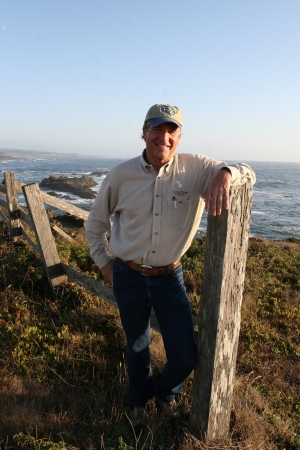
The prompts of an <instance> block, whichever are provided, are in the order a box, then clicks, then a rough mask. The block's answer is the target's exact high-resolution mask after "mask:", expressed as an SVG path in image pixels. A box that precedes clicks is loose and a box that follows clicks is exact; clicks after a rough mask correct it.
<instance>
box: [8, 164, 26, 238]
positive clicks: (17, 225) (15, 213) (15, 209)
mask: <svg viewBox="0 0 300 450" xmlns="http://www.w3.org/2000/svg"><path fill="white" fill-rule="evenodd" d="M4 180H5V188H6V201H7V209H8V217H9V228H10V237H11V240H12V241H13V242H17V241H18V239H19V237H20V236H22V227H21V221H20V212H19V203H18V194H17V191H16V185H15V174H14V172H5V173H4Z"/></svg>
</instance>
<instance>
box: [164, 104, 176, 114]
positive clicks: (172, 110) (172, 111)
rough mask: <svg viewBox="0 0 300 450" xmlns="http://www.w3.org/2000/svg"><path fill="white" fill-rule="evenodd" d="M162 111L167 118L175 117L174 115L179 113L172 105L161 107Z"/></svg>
mask: <svg viewBox="0 0 300 450" xmlns="http://www.w3.org/2000/svg"><path fill="white" fill-rule="evenodd" d="M160 110H161V112H162V113H163V114H166V115H167V116H173V115H174V114H176V113H177V111H176V110H175V108H174V107H173V106H170V105H161V106H160Z"/></svg>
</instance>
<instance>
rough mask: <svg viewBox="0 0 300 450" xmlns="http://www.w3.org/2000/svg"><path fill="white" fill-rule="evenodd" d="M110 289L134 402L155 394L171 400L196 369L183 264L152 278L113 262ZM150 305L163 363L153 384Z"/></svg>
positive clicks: (144, 402) (165, 400)
mask: <svg viewBox="0 0 300 450" xmlns="http://www.w3.org/2000/svg"><path fill="white" fill-rule="evenodd" d="M113 280H114V282H113V286H114V287H113V289H114V294H115V298H116V301H117V303H118V306H119V310H120V316H121V321H122V325H123V329H124V332H125V335H126V340H127V346H126V361H127V372H128V378H129V390H130V393H131V396H132V401H133V406H137V407H143V406H145V404H146V403H147V401H148V400H150V399H151V398H152V397H153V396H154V395H155V396H157V397H158V398H160V399H161V400H162V401H164V402H166V403H169V402H171V401H172V400H173V399H174V397H175V394H180V393H181V392H182V387H183V381H184V380H185V379H186V378H187V376H188V375H189V374H190V373H191V372H192V370H193V369H194V368H195V365H196V360H197V350H196V343H195V335H194V325H193V316H192V311H191V306H190V301H189V299H188V297H187V295H186V291H185V287H184V283H183V274H182V267H181V265H180V266H179V267H177V268H176V269H174V270H173V271H172V272H171V273H169V274H167V275H162V276H157V277H150V276H145V275H141V274H140V273H139V272H137V271H135V270H132V269H129V268H128V267H127V266H123V265H122V264H121V263H120V262H118V261H115V262H114V271H113ZM152 308H153V309H154V311H155V315H156V317H157V321H158V323H159V326H160V330H161V334H162V338H163V341H164V346H165V351H166V356H167V363H166V365H165V367H164V369H163V371H162V373H161V374H160V375H159V376H158V377H157V379H156V382H155V384H154V382H153V379H152V369H151V362H150V352H149V344H150V313H151V309H152Z"/></svg>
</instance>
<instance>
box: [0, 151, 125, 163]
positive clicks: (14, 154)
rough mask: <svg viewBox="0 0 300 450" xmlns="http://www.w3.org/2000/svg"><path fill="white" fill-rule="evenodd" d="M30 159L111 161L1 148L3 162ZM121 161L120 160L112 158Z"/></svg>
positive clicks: (78, 155)
mask: <svg viewBox="0 0 300 450" xmlns="http://www.w3.org/2000/svg"><path fill="white" fill-rule="evenodd" d="M29 158H42V159H43V158H87V159H104V158H105V159H109V158H107V157H104V156H95V155H81V154H79V153H57V152H42V151H38V150H21V149H18V148H0V161H1V160H10V161H11V160H17V159H18V160H20V159H25V160H26V159H29ZM111 159H119V158H111Z"/></svg>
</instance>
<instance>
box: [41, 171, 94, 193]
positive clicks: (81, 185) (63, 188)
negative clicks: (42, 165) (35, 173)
mask: <svg viewBox="0 0 300 450" xmlns="http://www.w3.org/2000/svg"><path fill="white" fill-rule="evenodd" d="M95 186H97V183H96V182H95V180H93V178H92V177H88V176H87V175H84V176H82V177H80V178H69V177H67V176H66V175H62V176H61V177H53V176H50V177H49V178H44V179H43V180H42V181H41V183H40V187H45V188H50V189H53V190H55V191H60V192H70V193H71V194H75V195H78V196H79V197H81V198H95V197H96V195H97V194H96V192H94V191H93V190H92V189H91V188H92V187H95Z"/></svg>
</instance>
